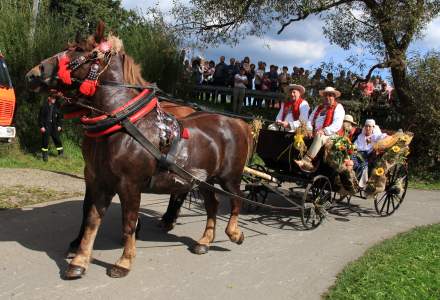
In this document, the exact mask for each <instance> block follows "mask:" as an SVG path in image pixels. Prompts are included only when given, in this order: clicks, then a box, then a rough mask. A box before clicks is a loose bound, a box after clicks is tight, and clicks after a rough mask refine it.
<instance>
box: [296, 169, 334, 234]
mask: <svg viewBox="0 0 440 300" xmlns="http://www.w3.org/2000/svg"><path fill="white" fill-rule="evenodd" d="M332 199H333V197H332V186H331V183H330V180H329V179H328V178H327V177H326V176H322V175H319V176H316V177H315V178H313V181H312V182H311V183H309V184H308V185H307V187H306V190H305V192H304V197H303V198H302V203H301V204H302V208H301V222H302V224H303V226H304V228H305V229H314V228H316V227H318V226H319V225H320V224H321V223H322V221H323V220H324V218H325V216H326V214H327V210H328V209H330V207H331V205H332Z"/></svg>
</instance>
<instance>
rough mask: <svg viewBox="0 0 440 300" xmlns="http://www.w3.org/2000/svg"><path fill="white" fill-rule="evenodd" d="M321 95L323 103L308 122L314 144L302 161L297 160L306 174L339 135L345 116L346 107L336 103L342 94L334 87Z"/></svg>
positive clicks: (313, 112)
mask: <svg viewBox="0 0 440 300" xmlns="http://www.w3.org/2000/svg"><path fill="white" fill-rule="evenodd" d="M319 95H320V96H321V97H322V99H323V100H322V101H323V103H322V104H321V105H318V107H316V108H315V109H314V110H313V111H312V113H311V114H310V117H309V120H308V122H307V130H308V131H309V132H310V135H312V133H313V136H314V138H313V143H312V145H311V146H310V148H309V149H308V151H307V153H306V154H305V155H304V157H303V158H302V159H301V160H295V162H296V164H297V165H298V166H299V167H300V169H301V170H303V171H306V172H310V171H312V170H313V169H314V166H313V163H312V161H313V159H314V158H315V157H316V155H317V154H318V152H319V150H320V149H321V148H322V146H323V145H324V144H325V143H327V141H329V140H330V138H331V137H333V136H335V135H337V134H338V131H339V130H340V129H341V128H342V123H343V121H344V116H345V110H344V107H343V106H342V104H340V103H338V102H337V101H336V99H337V98H339V97H340V96H341V92H339V91H338V90H336V89H335V88H333V87H326V88H325V89H324V90H320V91H319Z"/></svg>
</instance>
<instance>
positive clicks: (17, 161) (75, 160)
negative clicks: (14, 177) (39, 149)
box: [0, 135, 84, 175]
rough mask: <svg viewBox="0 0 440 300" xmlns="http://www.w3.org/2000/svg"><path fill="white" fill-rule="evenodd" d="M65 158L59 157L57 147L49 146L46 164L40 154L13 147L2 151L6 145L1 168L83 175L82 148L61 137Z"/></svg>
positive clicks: (2, 154) (1, 157) (0, 156)
mask: <svg viewBox="0 0 440 300" xmlns="http://www.w3.org/2000/svg"><path fill="white" fill-rule="evenodd" d="M61 139H62V142H63V147H64V156H62V157H59V156H57V153H56V150H55V147H54V146H52V145H51V144H49V162H44V161H43V160H42V158H41V155H40V154H30V153H27V152H25V151H22V150H20V149H19V148H18V147H12V149H7V151H1V149H2V148H3V147H5V146H6V145H3V144H0V153H1V155H0V168H31V169H41V170H47V171H54V172H64V173H68V174H75V175H81V174H83V170H84V160H83V157H82V154H81V148H80V146H78V144H77V143H75V142H72V141H71V140H68V139H66V138H65V136H64V135H62V136H61Z"/></svg>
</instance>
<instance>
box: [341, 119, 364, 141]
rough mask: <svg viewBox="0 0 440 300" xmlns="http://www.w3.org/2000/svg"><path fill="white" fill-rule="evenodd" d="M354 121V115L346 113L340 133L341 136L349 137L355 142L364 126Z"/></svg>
mask: <svg viewBox="0 0 440 300" xmlns="http://www.w3.org/2000/svg"><path fill="white" fill-rule="evenodd" d="M358 126H359V125H358V124H357V123H356V122H355V121H354V118H353V116H351V115H345V117H344V122H343V123H342V128H341V130H339V132H338V134H339V135H340V136H345V137H347V138H348V139H349V140H350V141H351V142H354V141H355V140H356V138H357V137H358V136H359V134H361V132H362V128H359V127H358Z"/></svg>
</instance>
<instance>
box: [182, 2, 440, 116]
mask: <svg viewBox="0 0 440 300" xmlns="http://www.w3.org/2000/svg"><path fill="white" fill-rule="evenodd" d="M439 12H440V0H431V1H422V0H409V1H400V0H298V1H284V0H246V1H231V0H191V1H190V4H189V5H182V4H180V5H178V4H177V5H175V7H174V14H175V15H176V17H177V18H176V19H177V20H179V21H178V22H177V24H176V28H178V29H179V30H183V31H186V32H189V33H191V34H194V35H196V36H197V38H198V40H199V41H201V42H202V43H207V44H209V43H219V42H225V41H229V42H232V43H235V42H237V41H238V40H239V39H240V38H241V37H243V36H245V35H261V34H263V33H264V32H266V31H267V30H268V29H269V28H270V27H273V26H274V24H277V25H278V26H279V31H278V33H279V34H281V33H282V32H283V31H284V29H285V28H286V27H288V26H290V25H292V24H293V23H294V22H297V21H300V20H304V19H306V18H307V17H309V16H311V15H320V16H321V17H323V18H324V17H325V20H326V26H325V28H324V34H325V35H326V36H327V37H328V38H329V39H330V41H331V42H332V43H335V44H337V45H339V46H341V47H342V48H345V49H348V48H350V47H351V46H353V45H357V44H361V45H367V46H368V49H369V50H370V51H371V52H372V53H373V54H375V55H377V56H378V58H379V60H380V61H381V64H378V65H377V66H376V67H386V68H390V69H391V74H392V77H393V81H394V86H395V89H396V92H397V95H398V97H399V99H400V102H401V104H402V107H403V108H405V110H406V112H407V113H408V111H410V107H411V104H412V102H411V99H410V94H409V93H408V86H409V84H408V79H407V76H406V73H407V67H406V52H407V49H408V46H409V45H410V43H411V41H413V40H414V39H415V38H417V37H418V36H420V33H421V32H422V29H423V28H424V27H425V26H426V24H428V23H429V22H430V21H431V20H432V19H433V18H434V17H436V16H437V15H439Z"/></svg>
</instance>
